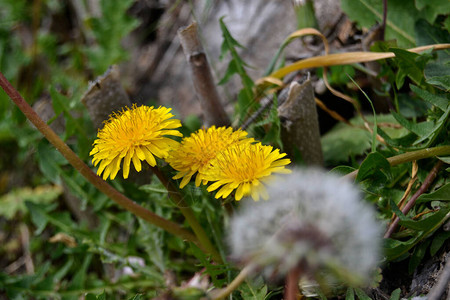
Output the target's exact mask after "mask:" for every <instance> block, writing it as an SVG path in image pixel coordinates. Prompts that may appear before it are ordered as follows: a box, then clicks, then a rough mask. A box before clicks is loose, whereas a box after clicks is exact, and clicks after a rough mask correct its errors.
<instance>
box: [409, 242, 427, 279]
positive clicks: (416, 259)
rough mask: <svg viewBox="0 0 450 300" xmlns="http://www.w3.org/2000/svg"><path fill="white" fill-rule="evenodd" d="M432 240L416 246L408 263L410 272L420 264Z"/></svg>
mask: <svg viewBox="0 0 450 300" xmlns="http://www.w3.org/2000/svg"><path fill="white" fill-rule="evenodd" d="M430 243H431V240H430V239H427V240H426V241H424V242H423V243H421V244H420V245H418V246H416V247H415V249H414V252H413V254H412V255H411V259H410V260H409V264H408V273H409V274H412V273H413V272H414V270H415V269H416V268H417V266H419V264H420V262H421V261H422V259H423V257H424V256H425V253H426V252H427V249H428V246H429V245H430Z"/></svg>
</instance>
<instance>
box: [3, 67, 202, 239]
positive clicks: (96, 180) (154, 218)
mask: <svg viewBox="0 0 450 300" xmlns="http://www.w3.org/2000/svg"><path fill="white" fill-rule="evenodd" d="M0 86H1V87H2V88H3V90H4V91H5V92H6V94H8V96H9V97H10V98H11V99H12V100H13V101H14V103H15V104H16V105H17V107H18V108H19V109H20V110H21V111H22V112H23V114H24V115H25V116H26V117H27V118H28V120H30V122H31V123H33V124H34V126H36V128H37V129H38V130H39V131H40V132H41V133H42V134H43V135H44V136H45V138H46V139H47V140H48V141H49V142H50V143H51V144H52V145H53V146H55V148H56V149H57V150H58V151H59V152H61V154H62V155H63V156H64V157H65V158H66V159H67V161H68V162H69V163H70V164H71V165H72V166H73V167H74V168H75V169H76V170H77V171H78V172H80V174H81V175H83V176H84V178H86V179H87V180H88V181H89V182H90V183H91V184H93V185H94V186H95V187H96V188H97V189H99V190H100V191H101V192H103V193H104V194H105V195H107V196H108V197H109V198H111V199H112V200H113V201H114V202H116V203H117V204H118V205H119V206H121V207H123V208H125V209H126V210H128V211H130V212H131V213H133V214H134V215H136V216H138V217H140V218H142V219H144V220H145V221H147V222H149V223H151V224H153V225H155V226H158V227H160V228H162V229H164V230H166V231H167V232H169V233H171V234H173V235H176V236H178V237H180V238H182V239H184V240H187V241H190V242H192V243H194V244H197V245H199V246H200V245H201V244H200V242H199V240H198V239H197V238H196V236H195V235H193V234H192V233H191V232H190V231H188V230H185V229H183V228H181V227H180V226H179V225H178V224H176V223H174V222H171V221H169V220H166V219H164V218H162V217H160V216H158V215H157V214H155V213H153V212H151V211H150V210H148V209H146V208H144V207H142V206H140V205H139V204H137V203H136V202H134V201H132V200H131V199H129V198H127V197H126V196H125V195H123V194H121V193H120V192H119V191H117V190H116V189H115V188H113V187H112V186H111V185H109V184H108V183H107V182H106V181H104V180H103V179H101V178H100V177H99V176H97V175H96V174H95V173H94V172H92V170H91V169H90V168H89V167H88V166H87V165H86V164H85V163H84V162H83V161H82V160H81V159H80V158H79V157H78V156H77V155H76V154H75V152H73V151H72V149H70V148H69V146H67V144H65V143H64V142H63V141H62V140H61V139H60V138H59V136H58V135H57V134H56V133H55V132H54V131H53V130H52V129H51V128H50V127H49V126H48V125H47V123H45V122H44V121H43V120H42V119H41V118H40V117H39V116H38V114H37V113H36V112H35V111H34V110H33V108H31V106H30V105H29V104H28V103H27V102H26V101H25V100H24V99H23V98H22V96H21V95H20V94H19V92H18V91H17V90H16V89H15V88H14V87H13V86H12V85H11V83H10V82H9V81H8V80H7V79H6V78H5V76H4V75H3V74H2V73H1V72H0Z"/></svg>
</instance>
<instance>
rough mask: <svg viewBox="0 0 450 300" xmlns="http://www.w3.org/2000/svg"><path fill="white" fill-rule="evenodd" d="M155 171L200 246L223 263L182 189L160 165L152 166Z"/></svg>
mask: <svg viewBox="0 0 450 300" xmlns="http://www.w3.org/2000/svg"><path fill="white" fill-rule="evenodd" d="M151 169H152V171H153V173H154V174H155V175H156V176H157V177H158V179H159V181H161V183H162V184H163V185H164V186H165V187H166V189H167V191H168V192H169V197H170V198H172V200H173V202H174V203H175V204H176V205H177V207H178V208H179V209H180V211H181V213H182V214H183V215H184V217H185V218H186V221H187V222H188V223H189V226H191V228H192V230H193V231H194V233H195V235H196V236H197V238H198V240H199V242H200V246H202V247H201V249H202V250H206V252H207V253H209V254H211V257H212V258H213V260H214V261H215V262H217V263H219V264H223V260H222V257H221V256H220V254H219V252H218V251H217V249H216V248H215V247H214V246H213V244H212V243H211V240H210V239H209V238H208V236H207V234H206V232H205V230H204V229H203V227H202V226H201V225H200V223H199V222H198V220H197V217H196V216H195V214H194V211H193V210H192V208H191V207H190V206H189V205H188V204H187V203H186V201H184V198H183V197H182V196H181V193H180V191H179V190H178V189H177V187H175V185H174V184H173V183H172V182H171V181H170V180H168V179H167V177H166V176H165V175H164V174H163V173H162V172H161V170H160V169H158V167H151Z"/></svg>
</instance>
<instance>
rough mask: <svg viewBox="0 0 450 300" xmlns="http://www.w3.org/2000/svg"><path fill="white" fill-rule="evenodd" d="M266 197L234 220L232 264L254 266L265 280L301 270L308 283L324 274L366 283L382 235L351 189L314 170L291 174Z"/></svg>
mask: <svg viewBox="0 0 450 300" xmlns="http://www.w3.org/2000/svg"><path fill="white" fill-rule="evenodd" d="M268 194H269V200H268V201H265V202H260V203H254V202H248V203H246V205H244V206H243V208H242V210H241V211H240V212H239V213H238V214H237V215H236V216H235V217H233V219H232V221H231V224H230V229H229V244H230V247H231V252H232V257H233V258H234V259H236V260H237V261H240V262H244V263H253V264H255V265H257V266H259V267H260V268H261V269H262V270H263V272H264V274H265V275H266V276H268V277H273V276H284V275H286V273H287V272H289V271H290V270H291V269H293V268H294V267H295V266H298V265H301V266H302V269H303V271H304V272H305V273H306V275H308V276H312V277H314V276H315V275H314V274H317V272H319V273H320V272H325V273H330V274H332V275H333V276H335V277H336V278H337V279H341V280H344V281H345V280H348V281H352V282H353V281H358V282H367V281H368V280H369V279H370V277H371V274H372V272H373V270H374V268H375V267H376V264H377V262H378V259H379V254H380V241H381V239H380V237H381V229H380V226H379V224H378V223H377V222H376V220H375V214H374V211H373V208H372V207H370V205H369V204H367V203H364V202H362V201H361V199H360V195H359V192H358V190H357V189H356V188H355V187H354V186H353V185H352V184H351V183H349V182H347V181H344V179H341V178H338V177H335V176H333V175H330V174H327V173H324V172H323V171H320V170H316V169H312V170H311V169H306V170H294V171H293V173H292V174H290V175H286V176H283V178H282V179H280V180H278V181H275V182H273V183H272V184H271V185H270V186H269V187H268ZM344 277H345V278H344ZM349 283H350V282H349Z"/></svg>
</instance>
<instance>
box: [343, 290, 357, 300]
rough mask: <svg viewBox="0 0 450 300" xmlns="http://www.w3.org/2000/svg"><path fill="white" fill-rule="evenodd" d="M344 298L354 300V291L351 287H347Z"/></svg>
mask: <svg viewBox="0 0 450 300" xmlns="http://www.w3.org/2000/svg"><path fill="white" fill-rule="evenodd" d="M345 300H355V292H354V291H353V288H347V292H346V293H345Z"/></svg>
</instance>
